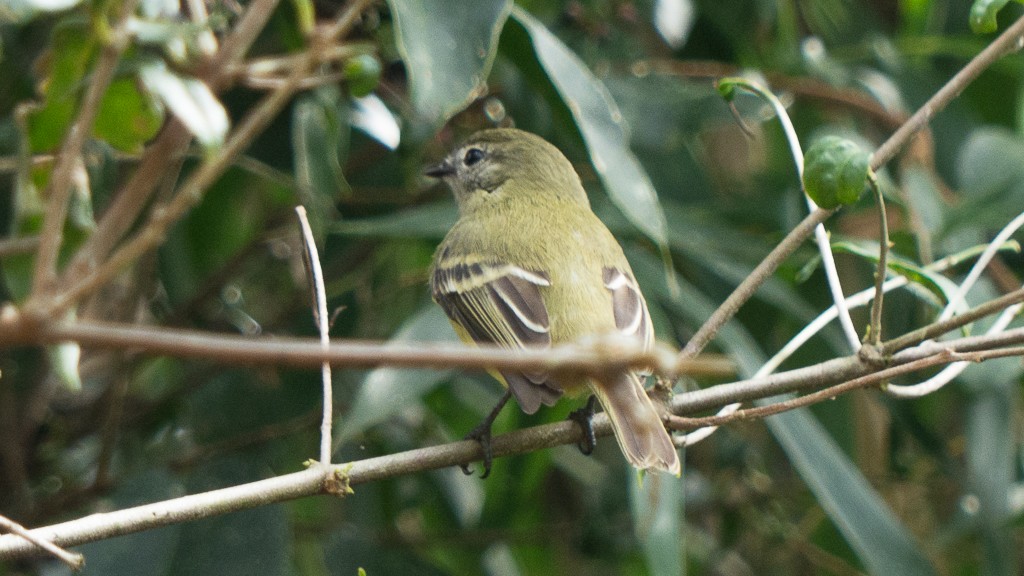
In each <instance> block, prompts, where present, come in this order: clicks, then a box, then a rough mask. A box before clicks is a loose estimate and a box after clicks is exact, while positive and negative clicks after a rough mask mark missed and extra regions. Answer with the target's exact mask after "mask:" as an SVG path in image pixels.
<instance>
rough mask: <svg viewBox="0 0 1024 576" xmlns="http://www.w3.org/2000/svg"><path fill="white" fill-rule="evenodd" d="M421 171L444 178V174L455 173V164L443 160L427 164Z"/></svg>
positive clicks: (434, 176)
mask: <svg viewBox="0 0 1024 576" xmlns="http://www.w3.org/2000/svg"><path fill="white" fill-rule="evenodd" d="M423 173H424V174H426V175H427V176H431V177H433V178H444V177H445V176H451V175H452V174H455V166H452V165H451V163H450V162H448V161H447V160H445V161H443V162H441V163H439V164H434V165H433V166H428V167H427V169H426V170H424V171H423Z"/></svg>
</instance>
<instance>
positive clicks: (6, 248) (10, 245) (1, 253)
mask: <svg viewBox="0 0 1024 576" xmlns="http://www.w3.org/2000/svg"><path fill="white" fill-rule="evenodd" d="M38 247H39V236H22V237H20V238H4V239H3V240H0V258H4V257H6V256H14V255H15V254H28V253H29V252H32V251H34V250H35V249H36V248H38Z"/></svg>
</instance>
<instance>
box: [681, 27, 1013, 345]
mask: <svg viewBox="0 0 1024 576" xmlns="http://www.w3.org/2000/svg"><path fill="white" fill-rule="evenodd" d="M1022 36H1024V17H1021V18H1020V19H1019V20H1017V22H1015V23H1014V24H1013V25H1012V26H1010V27H1009V28H1007V29H1006V30H1005V31H1004V32H1003V33H1002V34H1000V35H999V37H998V38H996V39H995V40H993V41H992V43H991V44H989V45H988V47H986V48H985V49H984V50H982V51H981V52H980V53H979V54H978V55H977V56H975V57H974V58H973V59H972V60H971V61H970V62H968V63H967V65H966V66H964V67H963V68H962V69H961V70H960V71H959V72H957V74H956V75H954V76H953V78H951V79H950V80H949V82H947V83H946V84H945V85H944V86H943V87H942V88H940V89H939V91H938V92H936V93H935V95H934V96H932V97H931V98H929V99H928V101H927V102H925V104H924V105H923V106H922V107H921V108H920V109H919V110H918V111H917V112H915V113H914V115H913V116H911V117H910V118H909V119H908V120H907V122H905V123H904V124H903V125H902V126H900V127H899V129H897V130H896V132H894V133H893V135H892V136H890V137H889V139H888V140H886V141H885V142H884V143H883V144H882V145H881V146H880V147H879V148H878V150H876V151H875V152H874V154H872V155H871V169H872V170H875V171H877V170H878V169H879V168H881V167H882V166H883V165H885V164H886V163H887V162H888V161H889V160H891V159H892V158H893V157H894V156H895V155H896V153H897V152H898V151H899V150H900V149H901V148H902V147H903V146H905V145H906V144H907V142H909V141H910V138H911V137H912V136H914V134H916V133H917V132H918V131H919V130H921V129H922V128H924V127H925V126H926V125H927V124H928V121H929V120H930V119H931V117H932V116H934V115H935V113H936V112H938V111H940V110H942V109H943V108H945V107H946V106H947V105H948V104H949V103H950V102H951V101H952V100H953V98H955V97H956V96H957V95H958V94H960V92H962V91H963V89H964V88H965V87H967V85H968V84H970V83H971V81H973V80H974V79H975V78H977V77H978V75H979V74H981V72H982V71H984V70H985V69H986V68H988V67H989V66H991V65H992V63H993V62H995V61H996V60H998V59H999V58H1001V57H1002V56H1003V55H1005V54H1007V53H1009V52H1011V51H1014V50H1017V49H1019V46H1018V40H1019V39H1020V38H1021V37H1022ZM834 212H835V210H821V209H818V210H816V211H814V212H812V213H811V214H809V215H808V216H807V217H806V218H804V220H803V221H802V222H801V223H800V224H799V225H798V226H797V227H796V228H794V229H793V230H791V231H790V233H789V234H787V235H786V237H785V238H784V239H783V240H782V242H781V243H779V245H778V246H776V247H775V249H774V250H772V252H771V254H769V255H768V256H767V257H766V258H765V259H764V260H762V261H761V263H760V264H758V266H757V268H755V269H754V271H753V272H752V273H751V274H750V276H748V277H747V278H746V279H744V281H743V282H741V283H740V285H739V286H737V287H736V289H735V290H733V293H732V294H730V295H729V297H728V298H726V300H725V302H723V303H722V304H721V306H719V307H718V309H717V310H715V312H714V313H712V315H711V317H710V318H708V320H707V321H705V322H704V324H703V325H702V326H701V327H700V329H698V330H697V333H696V334H694V336H693V338H691V339H690V341H689V342H688V343H687V345H686V347H685V348H683V350H682V352H680V357H681V358H692V357H694V356H696V355H697V354H699V353H700V352H701V350H703V349H704V347H705V346H707V344H708V343H709V342H710V341H711V340H712V339H713V338H714V337H715V334H717V333H718V330H719V329H721V327H722V326H723V325H725V323H726V322H728V321H729V319H730V318H732V317H733V316H734V315H735V314H736V312H737V311H738V310H739V308H740V307H741V306H742V305H743V304H744V303H745V302H746V301H747V300H749V299H750V298H751V297H753V295H754V293H755V292H756V291H757V289H758V287H760V285H761V284H763V283H764V282H765V280H767V279H768V277H769V276H771V275H772V274H773V273H774V272H775V269H776V268H777V267H778V266H779V265H780V264H781V263H782V261H783V260H785V259H786V258H787V257H788V256H789V254H791V253H792V252H793V251H794V250H796V248H797V246H799V245H800V243H802V242H803V241H804V239H806V238H807V236H809V235H810V234H811V233H812V232H813V231H814V227H815V226H816V225H817V224H818V223H820V222H824V221H825V220H826V219H827V218H828V217H829V216H831V215H832V214H833V213H834Z"/></svg>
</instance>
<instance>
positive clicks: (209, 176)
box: [46, 0, 373, 314]
mask: <svg viewBox="0 0 1024 576" xmlns="http://www.w3.org/2000/svg"><path fill="white" fill-rule="evenodd" d="M372 2H373V0H354V1H353V2H352V3H351V4H350V5H349V6H348V8H347V9H346V10H345V12H344V13H343V14H342V15H341V16H340V17H339V18H338V19H337V20H336V21H335V22H334V23H333V24H332V25H331V26H328V27H326V28H324V29H323V30H322V31H321V32H320V33H318V34H317V35H316V36H314V38H313V39H312V41H311V47H310V49H309V50H308V51H307V52H306V53H305V57H304V58H302V59H301V60H300V62H299V63H298V64H296V66H295V68H294V69H293V70H292V72H291V74H290V75H289V76H288V78H287V81H286V82H285V83H284V84H283V85H282V86H281V87H280V88H278V89H277V90H275V91H273V92H271V93H269V94H268V95H267V96H266V97H264V98H263V100H261V101H260V103H259V104H257V105H256V107H255V108H254V109H253V110H252V111H251V112H250V113H249V114H248V115H247V116H246V117H245V118H244V119H243V120H242V121H241V122H240V123H239V124H238V127H237V128H236V129H235V131H234V133H233V134H232V135H231V137H230V138H229V139H228V141H227V142H225V144H224V146H223V147H221V149H220V150H218V152H217V153H216V154H215V155H213V156H212V157H210V158H209V159H207V160H206V161H204V162H203V163H202V164H200V165H199V167H197V168H196V170H195V171H194V172H192V174H190V175H189V178H188V179H187V180H186V181H185V182H184V183H183V184H182V186H181V188H180V189H179V190H178V192H177V194H176V195H175V196H174V198H172V199H171V200H170V201H168V202H167V203H165V204H164V205H162V206H157V207H155V208H154V209H153V211H152V213H151V216H150V219H149V221H148V222H147V223H146V225H145V226H144V227H143V229H142V230H140V231H139V232H138V233H137V234H136V235H135V236H134V237H133V238H131V239H130V240H128V241H127V242H126V243H125V244H124V245H122V246H121V247H120V248H118V249H117V250H116V251H115V252H114V253H113V254H111V256H110V258H109V259H107V261H105V262H103V263H102V264H100V265H99V267H98V268H96V269H95V270H93V271H91V272H90V273H89V274H87V275H86V276H85V277H83V278H76V279H74V280H75V281H74V282H73V283H72V284H71V285H70V287H68V288H67V289H65V290H63V291H62V292H60V293H59V294H57V295H56V296H55V297H54V298H52V299H51V300H50V302H49V303H48V306H47V308H46V311H47V312H49V313H50V314H53V313H55V312H59V311H60V310H62V309H65V308H67V307H68V306H71V305H72V304H74V303H75V302H76V301H77V300H78V299H79V298H81V297H82V296H84V295H86V294H89V293H91V292H92V291H94V290H96V289H97V288H99V287H100V286H103V285H104V284H106V283H107V282H109V281H110V280H111V279H112V278H113V277H114V276H115V275H117V274H118V273H119V272H120V271H121V269H123V268H124V267H125V266H127V265H128V264H130V263H131V262H134V261H135V260H136V259H138V258H139V257H140V256H142V255H143V254H145V253H147V252H149V251H150V250H152V249H154V248H155V247H157V246H158V245H160V243H161V242H163V240H164V238H165V236H166V234H167V231H168V230H169V229H170V228H171V226H172V225H174V224H175V223H176V222H177V221H178V220H180V219H181V218H182V217H183V216H184V215H185V214H186V213H187V212H188V211H189V210H191V208H192V207H193V206H195V204H196V203H198V202H199V201H200V200H201V199H202V198H203V195H204V193H205V191H206V190H207V189H209V187H210V186H211V185H212V184H213V183H214V182H216V180H217V178H219V177H220V176H221V174H223V173H224V170H225V169H227V167H229V166H230V165H231V164H232V162H233V161H234V159H235V158H236V157H237V156H239V155H240V154H241V153H242V152H243V151H244V150H245V149H246V148H248V146H249V144H250V143H251V142H252V141H253V139H255V138H256V137H257V136H258V135H259V134H260V133H261V132H262V131H263V129H264V128H266V126H267V125H268V124H269V123H270V122H271V121H272V120H273V119H274V118H275V117H276V116H277V114H278V113H279V112H280V111H281V109H282V108H284V106H285V105H286V104H287V103H288V102H289V101H290V100H291V98H292V96H294V94H295V92H296V91H297V90H298V89H299V88H298V87H299V82H300V81H301V80H302V78H304V77H305V76H307V75H308V74H309V72H310V70H311V68H312V66H313V65H314V64H315V63H316V62H317V60H318V58H319V54H320V53H321V52H322V51H324V50H326V49H327V48H329V47H330V45H331V43H333V42H334V41H335V40H336V39H337V38H338V37H339V36H341V35H343V34H345V33H346V32H347V31H348V30H350V29H351V27H352V26H354V25H355V23H356V21H357V20H358V18H359V16H360V15H361V14H362V11H363V10H365V9H366V7H368V6H369V5H370V4H371V3H372Z"/></svg>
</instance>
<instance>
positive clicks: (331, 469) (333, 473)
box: [316, 462, 355, 498]
mask: <svg viewBox="0 0 1024 576" xmlns="http://www.w3.org/2000/svg"><path fill="white" fill-rule="evenodd" d="M316 465H317V466H320V465H321V464H320V463H319V462H317V463H316ZM324 468H325V471H326V475H325V476H324V483H323V491H324V493H325V494H330V495H331V496H338V497H339V498H344V497H345V496H349V495H351V494H355V490H353V489H352V480H351V478H350V477H349V471H350V470H351V469H352V464H346V465H344V466H325V467H324Z"/></svg>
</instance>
